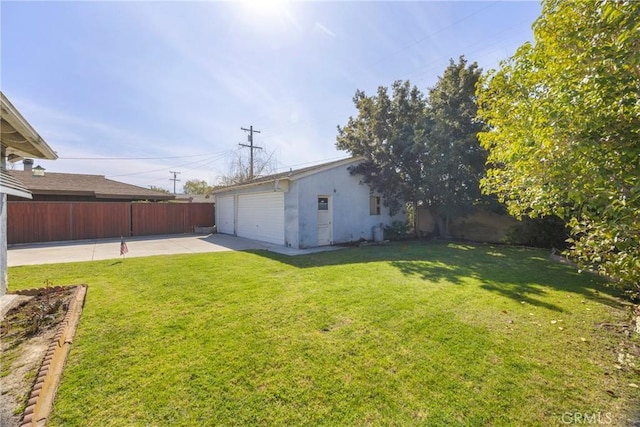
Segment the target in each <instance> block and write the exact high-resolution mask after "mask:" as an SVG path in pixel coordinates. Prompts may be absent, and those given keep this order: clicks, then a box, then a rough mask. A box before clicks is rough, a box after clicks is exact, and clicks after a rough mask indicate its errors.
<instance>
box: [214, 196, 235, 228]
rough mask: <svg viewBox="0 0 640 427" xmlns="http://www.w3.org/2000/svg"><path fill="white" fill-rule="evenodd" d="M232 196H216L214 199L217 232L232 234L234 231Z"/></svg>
mask: <svg viewBox="0 0 640 427" xmlns="http://www.w3.org/2000/svg"><path fill="white" fill-rule="evenodd" d="M233 199H234V197H233V196H225V197H218V199H217V200H216V215H217V216H218V218H217V219H216V225H217V227H216V228H217V229H218V232H219V233H224V234H234V231H235V206H234V200H233Z"/></svg>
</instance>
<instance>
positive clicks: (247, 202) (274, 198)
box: [237, 193, 284, 245]
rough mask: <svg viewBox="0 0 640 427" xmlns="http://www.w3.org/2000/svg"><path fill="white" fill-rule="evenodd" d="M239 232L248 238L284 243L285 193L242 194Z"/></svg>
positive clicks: (239, 209) (239, 234) (239, 204)
mask: <svg viewBox="0 0 640 427" xmlns="http://www.w3.org/2000/svg"><path fill="white" fill-rule="evenodd" d="M237 233H238V236H240V237H246V238H247V239H254V240H260V241H262V242H269V243H275V244H277V245H284V193H258V194H245V195H240V196H239V197H238V227H237Z"/></svg>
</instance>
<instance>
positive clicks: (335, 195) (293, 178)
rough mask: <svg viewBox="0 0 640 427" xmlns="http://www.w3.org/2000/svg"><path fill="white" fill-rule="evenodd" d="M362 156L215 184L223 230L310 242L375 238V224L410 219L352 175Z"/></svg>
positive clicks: (286, 242)
mask: <svg viewBox="0 0 640 427" xmlns="http://www.w3.org/2000/svg"><path fill="white" fill-rule="evenodd" d="M361 161H362V159H361V158H350V159H344V160H338V161H335V162H331V163H325V164H321V165H317V166H312V167H308V168H304V169H300V170H295V171H290V172H284V173H279V174H276V175H270V176H267V177H263V178H258V179H255V180H254V181H252V182H249V183H245V184H240V185H234V186H229V187H222V188H218V189H216V190H214V194H215V199H216V209H215V215H216V227H217V230H218V232H219V233H225V234H232V235H236V236H240V237H246V238H249V239H255V240H260V241H264V242H269V243H274V244H278V245H285V246H288V247H293V248H308V247H315V246H325V245H332V244H337V243H348V242H355V241H358V240H360V239H365V240H373V238H374V227H379V226H381V225H388V224H390V223H391V222H392V221H394V220H401V221H404V220H405V215H406V213H405V212H400V213H398V214H397V215H395V216H391V215H390V214H389V210H388V208H386V207H385V206H384V201H383V200H382V198H381V196H380V195H379V194H377V193H374V192H373V191H372V190H371V188H370V187H369V186H368V185H367V184H365V183H364V182H363V181H362V177H361V176H358V175H351V173H350V171H349V168H350V166H353V165H355V164H357V163H359V162H361Z"/></svg>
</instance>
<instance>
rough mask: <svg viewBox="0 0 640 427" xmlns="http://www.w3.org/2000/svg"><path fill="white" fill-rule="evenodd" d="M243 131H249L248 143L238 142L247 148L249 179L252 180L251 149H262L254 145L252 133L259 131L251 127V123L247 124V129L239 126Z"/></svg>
mask: <svg viewBox="0 0 640 427" xmlns="http://www.w3.org/2000/svg"><path fill="white" fill-rule="evenodd" d="M240 129H242V130H243V131H245V132H249V136H248V137H247V139H248V140H249V145H247V144H238V145H240V146H242V147H247V148H249V153H250V154H249V181H253V150H262V147H256V146H254V145H253V134H254V133H260V131H259V130H254V129H253V125H252V126H249V129H245V128H240Z"/></svg>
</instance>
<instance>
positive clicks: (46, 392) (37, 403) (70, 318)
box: [16, 285, 87, 427]
mask: <svg viewBox="0 0 640 427" xmlns="http://www.w3.org/2000/svg"><path fill="white" fill-rule="evenodd" d="M75 288H76V290H75V292H74V294H73V297H72V299H71V302H70V303H69V307H68V308H67V314H66V315H65V317H64V319H63V320H62V322H60V325H59V326H58V329H57V331H56V334H55V336H54V337H53V339H52V341H51V344H50V345H49V348H48V349H47V353H46V354H45V356H44V359H43V360H42V364H41V366H40V370H39V371H38V375H37V376H36V380H35V382H34V384H33V388H32V389H31V394H30V395H29V400H28V402H27V407H26V408H25V410H24V414H23V415H22V424H21V427H27V426H37V425H44V424H46V422H47V419H48V418H49V415H50V414H51V409H52V407H53V400H54V398H55V395H56V392H57V391H58V386H59V385H60V379H61V377H62V371H63V370H64V365H65V363H66V360H67V356H68V354H69V351H70V350H71V344H72V343H73V337H74V335H75V332H76V327H77V326H78V322H79V320H80V314H81V313H82V308H83V306H84V301H85V297H86V294H87V286H86V285H78V286H75ZM51 289H55V290H60V289H64V287H62V286H56V287H54V288H48V290H46V289H42V288H41V289H26V290H23V291H19V292H16V293H18V294H21V295H37V294H39V293H40V292H43V291H44V292H47V291H50V290H51Z"/></svg>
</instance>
